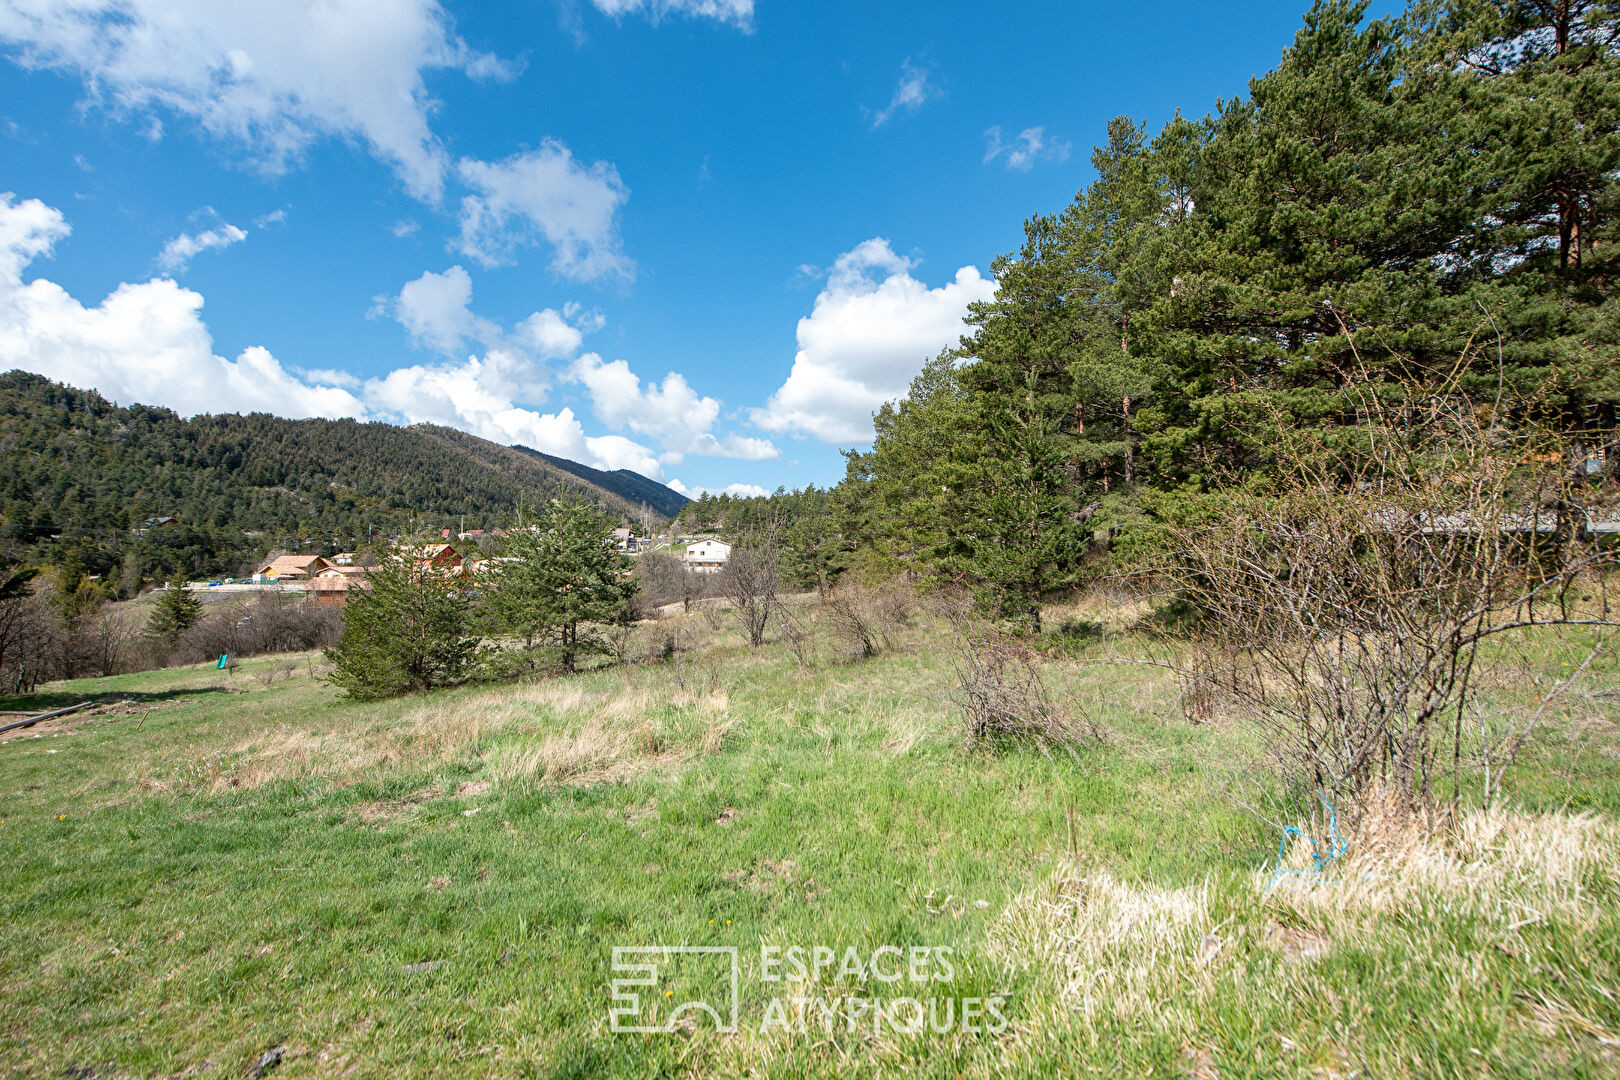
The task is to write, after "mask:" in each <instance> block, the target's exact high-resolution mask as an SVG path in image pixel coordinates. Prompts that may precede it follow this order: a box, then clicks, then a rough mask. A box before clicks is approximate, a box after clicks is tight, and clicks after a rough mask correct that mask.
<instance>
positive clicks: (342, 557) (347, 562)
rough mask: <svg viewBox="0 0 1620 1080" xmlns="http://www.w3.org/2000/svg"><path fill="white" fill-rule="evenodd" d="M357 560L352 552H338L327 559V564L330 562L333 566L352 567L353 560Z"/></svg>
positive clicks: (356, 556)
mask: <svg viewBox="0 0 1620 1080" xmlns="http://www.w3.org/2000/svg"><path fill="white" fill-rule="evenodd" d="M357 558H359V556H358V555H356V554H355V553H354V552H352V551H340V552H338V553H337V554H336V555H334V556H332V557H331V558H330V559H328V560H327V562H330V563H331V564H332V565H333V566H353V565H354V560H355V559H357Z"/></svg>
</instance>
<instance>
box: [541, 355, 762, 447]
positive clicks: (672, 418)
mask: <svg viewBox="0 0 1620 1080" xmlns="http://www.w3.org/2000/svg"><path fill="white" fill-rule="evenodd" d="M571 374H572V376H573V378H575V379H577V380H578V381H579V382H581V383H582V384H584V386H585V388H586V390H587V391H588V392H589V394H590V396H591V402H592V405H593V406H594V409H595V412H596V418H597V419H598V420H601V421H602V422H603V423H604V424H607V425H608V426H609V427H613V428H629V429H630V430H631V431H634V432H636V433H637V434H639V435H645V436H647V437H648V438H652V439H656V440H657V441H658V443H659V445H660V446H661V447H662V448H663V450H664V453H663V455H662V458H661V460H662V461H664V463H666V464H671V465H674V464H679V463H680V462H681V461H682V460H684V458H685V455H687V454H701V455H706V456H713V457H731V458H742V459H745V460H749V461H764V460H768V459H770V458H774V457H776V456H777V452H776V447H775V446H774V445H772V444H771V442H770V440H768V439H752V438H745V437H743V436H740V435H725V436H722V437H717V436H715V435H714V434H713V432H712V431H711V429H712V428H713V427H714V423H715V421H716V420H717V419H718V418H719V416H720V402H718V401H716V400H715V399H714V398H712V397H700V396H699V395H698V393H697V392H696V391H695V390H693V389H692V387H691V386H690V385H689V384H688V383H687V381H686V378H685V377H684V376H682V375H681V374H680V373H679V372H674V371H672V372H670V373H669V374H667V375H665V376H664V381H663V382H662V383H653V382H649V383H648V384H647V386H646V388H645V389H643V387H642V385H641V379H640V378H639V377H637V375H636V373H635V372H633V371H631V370H630V365H629V364H627V363H625V362H624V361H623V360H614V361H611V362H608V361H604V360H603V359H602V358H601V357H600V356H598V355H596V354H595V353H586V354H585V355H584V356H581V357H580V358H579V359H578V360H576V361H574V364H573V368H572V370H571Z"/></svg>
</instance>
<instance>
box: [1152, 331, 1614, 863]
mask: <svg viewBox="0 0 1620 1080" xmlns="http://www.w3.org/2000/svg"><path fill="white" fill-rule="evenodd" d="M1475 359H1476V356H1475V354H1474V352H1473V351H1472V349H1471V350H1470V352H1469V353H1468V354H1467V355H1465V356H1464V357H1463V362H1462V363H1460V364H1459V365H1458V367H1457V369H1456V370H1454V371H1452V372H1450V373H1449V374H1444V375H1443V376H1442V377H1441V378H1440V379H1438V381H1437V380H1436V379H1435V378H1434V377H1433V376H1432V375H1429V374H1426V373H1419V374H1410V375H1407V376H1404V377H1392V376H1390V375H1389V374H1388V373H1385V374H1384V375H1383V377H1381V378H1380V379H1378V380H1377V381H1374V380H1373V379H1372V377H1371V376H1370V375H1369V374H1368V373H1367V372H1354V373H1347V377H1346V379H1345V389H1344V390H1343V391H1342V401H1343V405H1342V408H1343V411H1344V413H1345V415H1346V423H1345V424H1343V425H1342V426H1340V427H1338V428H1323V427H1315V428H1311V429H1307V430H1296V431H1289V430H1287V426H1286V424H1283V425H1282V426H1283V427H1284V431H1285V435H1284V438H1283V440H1282V442H1281V445H1280V447H1279V450H1278V457H1277V461H1276V464H1275V467H1274V469H1273V472H1272V484H1273V486H1272V488H1271V489H1270V490H1267V491H1255V490H1254V489H1253V487H1252V486H1249V485H1242V484H1240V483H1238V482H1234V483H1233V484H1232V485H1230V486H1229V487H1227V488H1226V489H1225V490H1218V491H1217V492H1215V493H1214V494H1213V495H1211V496H1210V497H1209V498H1208V499H1207V500H1206V501H1204V502H1203V503H1202V504H1200V505H1198V506H1197V508H1196V512H1195V513H1194V514H1191V515H1189V517H1188V519H1187V520H1184V521H1182V522H1181V523H1179V524H1178V525H1177V526H1176V527H1175V530H1174V532H1175V541H1174V544H1173V549H1172V551H1171V553H1170V555H1169V556H1168V557H1167V558H1165V559H1164V560H1163V562H1161V564H1160V565H1159V570H1160V572H1161V575H1162V579H1164V580H1167V581H1168V582H1169V583H1170V585H1171V587H1172V589H1173V590H1174V591H1175V593H1176V594H1177V595H1178V596H1179V597H1180V598H1182V599H1183V600H1184V601H1187V602H1190V604H1191V606H1192V608H1193V609H1194V611H1195V613H1196V615H1195V618H1194V620H1192V624H1191V625H1192V627H1193V630H1192V636H1193V638H1194V642H1195V644H1196V646H1198V647H1197V648H1196V649H1195V651H1194V652H1195V657H1196V658H1195V660H1194V661H1193V665H1192V666H1193V667H1194V668H1195V674H1196V680H1195V682H1196V687H1195V694H1199V695H1201V694H1203V693H1204V692H1205V690H1206V688H1207V689H1208V690H1209V691H1211V692H1215V693H1218V694H1219V695H1220V696H1221V697H1222V698H1223V699H1224V701H1225V703H1228V704H1230V705H1231V707H1232V708H1233V709H1234V710H1235V711H1236V712H1237V713H1238V714H1239V715H1241V716H1243V717H1245V718H1247V719H1248V720H1249V721H1251V722H1253V723H1255V724H1257V725H1258V726H1259V727H1260V728H1261V730H1262V731H1263V732H1264V734H1265V736H1266V738H1267V740H1268V742H1269V743H1270V745H1271V747H1272V749H1273V751H1274V754H1275V757H1276V760H1277V762H1278V764H1279V766H1280V767H1281V769H1282V771H1283V773H1284V775H1285V777H1286V778H1287V779H1288V780H1290V781H1292V782H1293V783H1294V784H1295V785H1297V789H1302V790H1303V791H1304V792H1316V793H1319V796H1320V797H1318V795H1309V796H1308V797H1309V798H1310V800H1311V801H1312V802H1313V804H1314V803H1317V802H1320V801H1322V800H1328V801H1331V802H1333V803H1336V804H1341V805H1343V806H1346V807H1349V808H1351V810H1352V812H1353V808H1354V807H1355V806H1357V805H1359V803H1360V801H1361V800H1360V798H1359V796H1360V795H1361V793H1362V792H1364V791H1366V790H1367V789H1369V787H1370V786H1371V785H1374V784H1375V783H1376V784H1379V785H1390V786H1392V787H1393V788H1394V789H1395V790H1396V791H1398V792H1400V793H1401V794H1402V795H1403V796H1404V797H1406V798H1407V799H1408V800H1409V801H1410V802H1412V803H1413V805H1414V806H1416V805H1417V804H1418V803H1422V802H1424V801H1427V800H1429V799H1431V798H1434V797H1437V796H1438V795H1441V794H1449V795H1450V796H1451V797H1452V799H1453V800H1455V799H1456V798H1457V797H1458V796H1459V794H1460V791H1461V784H1462V779H1463V778H1462V775H1461V773H1462V766H1463V758H1464V755H1465V753H1468V748H1467V746H1466V745H1465V743H1466V741H1467V740H1466V737H1465V730H1464V718H1465V715H1466V713H1467V711H1468V707H1469V705H1470V702H1471V701H1472V699H1473V697H1474V695H1475V693H1476V692H1477V685H1478V677H1479V674H1480V673H1479V671H1478V670H1477V666H1478V661H1479V650H1480V646H1481V643H1482V642H1484V641H1486V640H1487V639H1489V638H1491V637H1492V636H1493V635H1497V634H1502V633H1505V632H1508V631H1513V630H1521V629H1524V628H1527V627H1534V626H1547V625H1564V626H1568V625H1591V626H1606V625H1612V623H1611V621H1610V612H1609V605H1608V600H1607V597H1606V595H1605V594H1604V591H1603V582H1602V577H1601V572H1602V571H1603V570H1604V569H1605V568H1607V567H1609V566H1610V565H1612V563H1613V552H1612V550H1611V549H1610V548H1608V547H1606V546H1604V545H1602V544H1600V543H1599V542H1598V538H1597V537H1596V536H1594V535H1593V532H1592V530H1591V529H1590V523H1591V521H1592V520H1593V518H1594V513H1593V511H1592V510H1590V509H1589V508H1588V507H1587V506H1586V505H1584V504H1585V502H1586V501H1588V500H1589V499H1590V493H1589V492H1587V491H1586V490H1584V487H1583V485H1584V477H1582V476H1577V475H1576V470H1575V469H1574V468H1572V467H1571V464H1570V455H1569V449H1568V448H1569V443H1568V442H1567V441H1566V440H1565V439H1563V438H1562V437H1561V436H1560V434H1559V433H1558V432H1555V431H1551V430H1549V429H1548V428H1546V427H1544V426H1541V425H1538V424H1537V423H1536V422H1535V418H1536V416H1537V415H1538V409H1537V403H1536V402H1524V401H1519V402H1509V401H1508V400H1506V398H1505V395H1503V394H1502V393H1501V392H1499V391H1495V390H1494V387H1493V392H1494V396H1493V397H1492V398H1491V399H1489V400H1479V399H1478V398H1477V397H1476V396H1475V395H1472V394H1470V393H1469V392H1468V390H1467V387H1466V384H1465V382H1464V376H1463V372H1464V371H1465V370H1466V369H1467V368H1469V367H1470V366H1471V365H1472V363H1473V361H1474V360H1475ZM1281 419H1282V418H1279V421H1280V422H1281ZM1352 421H1353V422H1352ZM1581 587H1586V588H1587V589H1588V590H1589V594H1592V595H1594V596H1595V599H1594V600H1593V601H1591V602H1589V603H1588V606H1587V607H1586V608H1584V609H1583V608H1582V607H1581V606H1580V595H1581V593H1582V588H1581ZM1200 707H1201V706H1200ZM1448 782H1449V785H1450V790H1449V791H1447V790H1446V786H1447V783H1448ZM1321 828H1322V822H1321V821H1320V820H1318V822H1317V831H1318V833H1320V832H1321Z"/></svg>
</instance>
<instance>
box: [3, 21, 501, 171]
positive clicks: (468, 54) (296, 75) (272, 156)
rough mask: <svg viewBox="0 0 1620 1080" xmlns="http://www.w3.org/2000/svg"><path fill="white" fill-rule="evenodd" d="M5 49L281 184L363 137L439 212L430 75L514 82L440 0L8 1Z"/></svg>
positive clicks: (151, 126) (440, 166)
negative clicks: (191, 130)
mask: <svg viewBox="0 0 1620 1080" xmlns="http://www.w3.org/2000/svg"><path fill="white" fill-rule="evenodd" d="M0 42H4V43H6V44H9V45H11V46H12V47H13V48H14V50H15V52H16V56H17V59H18V61H19V62H20V63H21V64H23V65H24V66H25V67H29V68H36V69H39V68H44V69H51V70H56V71H62V72H66V73H70V74H75V75H78V76H79V77H81V78H82V79H83V80H84V83H85V89H86V92H87V95H88V98H89V100H90V101H91V102H92V103H95V104H101V105H106V106H108V107H109V108H111V109H113V110H114V111H115V112H118V113H125V114H130V113H134V114H144V118H145V120H146V123H147V131H148V135H149V137H151V138H154V139H156V138H160V137H161V133H162V121H161V119H160V118H159V116H158V115H157V114H158V113H159V112H160V111H166V112H169V113H173V114H176V115H179V116H183V117H186V118H188V119H190V120H193V121H195V122H196V123H197V124H198V125H199V126H201V127H202V128H203V130H205V131H207V132H208V133H209V134H210V135H212V136H214V137H216V138H221V139H226V140H229V141H231V142H235V143H237V144H239V145H241V146H242V147H243V148H244V149H245V150H246V152H247V154H248V156H249V157H250V158H251V159H252V160H253V161H254V162H255V163H256V164H258V165H259V166H260V167H261V168H263V169H264V170H266V171H267V172H269V173H271V174H277V173H281V172H284V171H285V170H286V169H288V168H289V167H290V166H291V165H292V164H293V163H295V162H296V161H297V160H298V159H299V158H300V157H301V156H302V155H303V153H304V151H305V150H306V149H307V148H308V147H309V145H310V144H311V143H313V142H314V141H316V140H317V139H320V138H325V137H331V136H336V137H340V138H346V137H356V138H359V139H361V140H363V141H364V142H365V143H366V144H367V145H369V146H370V148H371V150H372V152H373V153H375V154H376V155H377V156H378V157H379V158H381V159H382V160H384V161H386V162H388V163H389V164H391V165H392V166H393V167H394V169H395V170H396V172H397V173H398V174H399V176H400V178H401V179H402V180H403V182H404V184H405V186H406V188H407V189H408V190H409V191H410V192H411V193H412V194H413V195H415V196H417V197H419V198H422V199H426V200H429V201H434V202H436V201H437V200H438V198H439V197H440V195H441V193H442V191H443V183H444V173H445V170H446V167H447V160H448V159H447V156H446V154H445V151H444V148H443V146H442V145H441V144H440V141H439V140H438V138H437V137H436V136H434V134H433V133H432V131H431V130H430V129H429V126H428V115H429V114H430V113H431V112H432V110H433V108H434V102H433V100H432V98H431V96H430V95H429V93H428V90H427V87H426V84H425V82H424V79H423V73H424V72H426V71H430V70H434V69H444V68H448V69H456V70H460V71H462V72H465V73H466V74H467V75H469V76H470V77H473V78H502V77H506V76H508V75H510V74H511V73H512V72H511V69H510V68H509V67H508V66H507V65H505V64H504V63H503V62H501V61H500V60H498V59H496V58H494V57H492V56H488V55H486V54H481V53H477V52H474V51H473V50H472V49H470V48H468V46H467V45H466V43H465V42H463V41H462V40H461V39H460V38H458V37H456V36H455V34H454V33H453V31H452V30H451V21H450V18H449V16H448V15H447V14H446V13H445V11H444V9H443V8H442V7H441V6H440V5H439V3H438V0H285V2H283V3H221V2H220V0H71V2H67V3H64V2H61V0H0Z"/></svg>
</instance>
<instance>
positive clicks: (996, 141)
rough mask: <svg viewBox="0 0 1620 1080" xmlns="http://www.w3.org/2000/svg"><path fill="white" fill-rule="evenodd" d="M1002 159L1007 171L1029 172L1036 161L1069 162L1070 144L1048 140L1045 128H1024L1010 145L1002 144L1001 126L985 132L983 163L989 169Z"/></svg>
mask: <svg viewBox="0 0 1620 1080" xmlns="http://www.w3.org/2000/svg"><path fill="white" fill-rule="evenodd" d="M1003 156H1004V157H1005V158H1006V165H1007V168H1009V169H1013V170H1016V171H1018V172H1029V170H1030V169H1032V168H1034V167H1035V163H1036V162H1037V161H1067V160H1068V159H1069V144H1068V143H1067V142H1065V141H1063V140H1061V139H1052V138H1049V137H1048V136H1047V134H1046V128H1044V127H1032V128H1025V129H1024V130H1023V131H1020V132H1019V133H1018V135H1017V137H1016V138H1014V139H1013V141H1012V142H1010V143H1009V142H1004V141H1002V135H1001V127H1000V125H997V126H995V127H992V128H988V129H986V130H985V133H984V163H985V164H986V165H988V164H990V163H991V162H992V161H994V160H996V159H997V158H998V157H1003Z"/></svg>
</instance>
